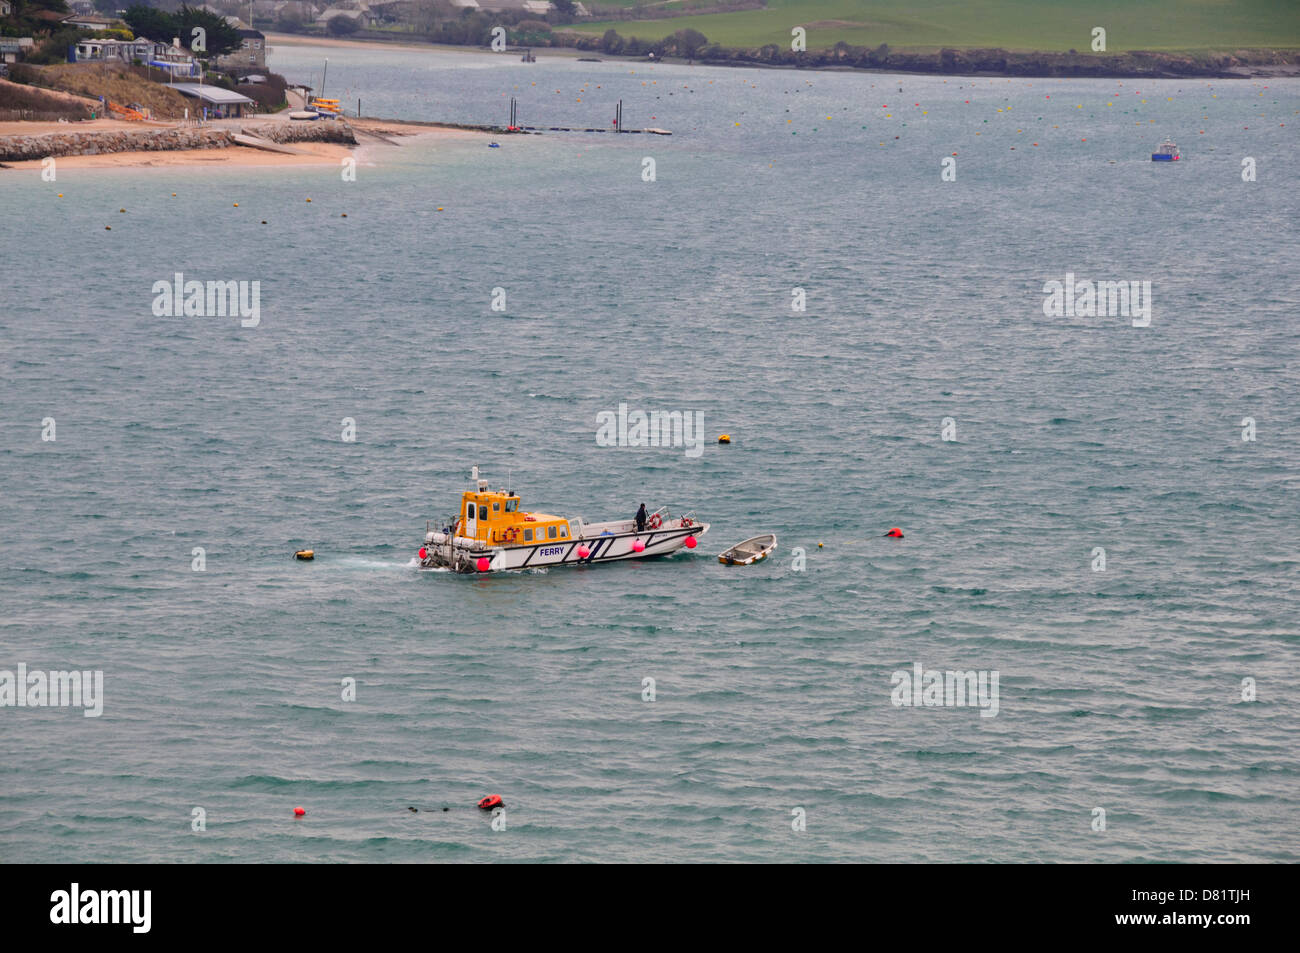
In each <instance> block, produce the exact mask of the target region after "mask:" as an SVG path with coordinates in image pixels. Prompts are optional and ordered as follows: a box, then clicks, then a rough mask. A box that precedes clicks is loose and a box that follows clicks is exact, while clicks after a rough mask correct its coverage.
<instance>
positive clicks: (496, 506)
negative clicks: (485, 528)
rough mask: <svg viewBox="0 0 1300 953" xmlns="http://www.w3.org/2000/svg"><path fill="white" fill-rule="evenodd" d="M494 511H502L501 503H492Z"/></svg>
mask: <svg viewBox="0 0 1300 953" xmlns="http://www.w3.org/2000/svg"><path fill="white" fill-rule="evenodd" d="M492 512H493V513H500V512H501V504H500V503H493V504H492Z"/></svg>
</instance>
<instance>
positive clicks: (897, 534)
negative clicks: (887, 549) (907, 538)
mask: <svg viewBox="0 0 1300 953" xmlns="http://www.w3.org/2000/svg"><path fill="white" fill-rule="evenodd" d="M885 535H886V536H888V537H889V538H890V539H902V538H903V531H902V530H901V529H899V528H898V527H897V526H895V527H894V528H893V529H891V530H890V531H889V532H888V533H886V534H885Z"/></svg>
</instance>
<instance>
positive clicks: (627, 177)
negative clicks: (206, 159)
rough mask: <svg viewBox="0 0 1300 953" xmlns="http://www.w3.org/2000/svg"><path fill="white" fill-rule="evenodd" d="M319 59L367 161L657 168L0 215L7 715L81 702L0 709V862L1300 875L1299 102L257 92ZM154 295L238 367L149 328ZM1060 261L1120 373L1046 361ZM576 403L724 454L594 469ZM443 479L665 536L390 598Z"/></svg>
mask: <svg viewBox="0 0 1300 953" xmlns="http://www.w3.org/2000/svg"><path fill="white" fill-rule="evenodd" d="M326 56H328V57H329V60H330V64H329V74H328V80H327V83H328V86H327V89H326V95H336V96H338V97H339V98H342V99H344V100H345V104H347V105H349V107H350V108H351V106H352V104H351V100H352V99H355V98H357V97H361V98H362V108H363V111H364V112H365V113H366V114H367V115H378V116H386V117H394V118H409V119H444V120H454V121H476V122H503V121H504V120H505V118H506V110H507V104H508V101H509V97H511V96H515V97H517V98H518V99H519V103H520V106H519V108H520V116H521V120H522V121H523V122H525V123H528V124H539V125H581V126H588V125H590V126H608V124H609V121H610V120H611V119H612V116H613V109H614V104H615V103H616V102H617V100H619V99H622V100H623V101H624V115H625V117H626V124H627V125H628V126H629V127H633V126H635V127H641V126H658V127H664V128H668V129H671V130H672V131H673V133H674V135H673V136H672V137H670V138H669V137H652V136H646V135H636V136H632V135H628V136H620V137H617V138H616V137H614V136H612V135H594V134H547V135H544V136H536V137H505V138H502V139H500V140H499V141H500V148H498V149H489V148H487V142H488V139H487V138H486V137H483V138H479V137H468V138H456V139H448V138H446V137H441V138H439V137H425V138H415V139H406V140H404V142H403V144H402V145H401V146H399V147H387V146H382V145H375V146H367V147H365V148H364V149H363V150H362V152H361V154H360V158H361V161H360V164H359V168H358V174H357V178H356V181H355V182H345V181H343V180H342V177H341V176H340V174H339V170H338V169H334V168H332V167H328V166H326V167H311V168H299V169H285V168H262V169H254V168H247V169H228V168H227V169H221V168H214V169H178V168H153V169H133V170H104V169H94V170H92V169H70V168H69V169H63V170H60V172H59V177H58V180H57V183H48V182H42V181H41V180H40V178H39V175H38V173H36V172H32V171H25V172H22V173H18V172H15V171H9V172H4V171H0V205H2V206H3V208H4V210H5V225H4V230H5V235H6V238H7V239H8V240H7V241H6V242H5V243H4V256H3V257H4V262H3V271H4V280H3V282H2V283H0V304H2V307H0V348H2V349H3V362H2V363H0V395H2V397H3V400H2V401H0V404H2V406H3V412H2V414H0V420H2V423H3V439H2V440H0V479H2V481H3V484H2V485H3V493H0V525H3V527H4V530H3V544H2V545H0V669H10V670H12V669H14V668H15V667H16V666H17V664H18V663H20V662H21V663H25V664H26V665H27V666H28V667H29V668H32V669H47V670H49V669H64V668H77V669H102V670H103V671H104V673H105V696H106V697H105V703H104V705H105V707H104V714H103V715H102V717H100V718H97V719H96V718H84V717H83V716H82V715H81V714H80V713H79V712H77V711H70V710H67V709H18V708H0V765H2V766H3V767H2V768H0V859H3V860H6V861H142V862H155V861H163V862H192V861H204V862H211V861H472V860H538V861H592V860H604V861H692V860H749V861H759V860H763V861H804V860H815V861H820V860H859V861H1108V862H1111V861H1211V860H1215V861H1224V860H1231V861H1244V860H1266V861H1292V862H1294V861H1296V860H1298V859H1300V837H1298V836H1297V833H1296V832H1297V830H1300V765H1298V764H1297V754H1296V752H1297V742H1298V740H1300V731H1298V728H1297V718H1296V707H1295V705H1296V702H1295V691H1294V672H1295V670H1296V667H1297V662H1300V651H1298V647H1300V624H1298V623H1297V616H1298V614H1300V612H1298V610H1300V591H1298V588H1297V582H1298V580H1300V572H1298V570H1300V559H1297V542H1296V534H1297V527H1300V503H1298V502H1297V499H1298V494H1297V490H1300V476H1298V474H1297V464H1298V463H1300V453H1298V452H1297V437H1298V436H1300V433H1298V421H1297V415H1296V399H1297V394H1298V393H1300V361H1298V360H1297V343H1298V337H1297V330H1296V316H1297V310H1298V308H1300V279H1298V278H1297V272H1296V261H1297V236H1296V223H1297V221H1300V188H1297V172H1296V166H1295V160H1294V153H1295V146H1296V136H1295V133H1296V129H1297V128H1300V96H1298V95H1297V94H1298V93H1300V81H1297V80H1280V81H1279V80H1271V81H1263V80H1260V81H1246V80H1242V81H1233V82H1226V81H1214V82H1205V81H1191V80H1184V81H1172V80H1169V81H1151V82H1135V81H1124V82H1122V83H1121V82H1118V81H1114V80H1105V81H1103V80H1096V81H1079V80H1023V79H1017V80H1011V81H1008V80H1006V79H989V78H980V79H974V80H972V79H960V78H949V79H947V80H944V79H942V78H937V77H936V78H928V77H917V76H902V77H899V76H891V75H882V74H865V73H852V74H850V73H826V72H801V71H757V70H739V69H714V68H704V67H687V66H663V65H659V66H653V67H652V66H649V65H648V64H645V63H631V62H628V61H609V62H603V63H578V62H576V61H573V60H566V59H558V60H557V59H543V60H542V61H540V62H538V63H536V64H522V63H519V62H517V61H515V59H514V58H513V57H501V58H494V57H492V56H489V55H479V54H469V53H446V52H430V53H424V52H418V53H417V52H405V51H396V50H379V51H373V50H359V49H358V50H346V49H328V50H327V49H313V48H305V47H281V48H279V49H277V50H276V52H275V53H274V54H273V56H272V66H273V68H275V69H277V70H278V71H281V72H283V73H285V74H286V75H288V76H289V78H290V79H291V80H294V81H304V82H312V81H313V80H315V81H317V82H318V81H319V75H320V70H321V67H322V65H323V59H324V57H326ZM336 84H337V85H336ZM533 84H536V85H533ZM900 88H901V92H900ZM556 90H559V92H556ZM579 100H580V101H579ZM1080 107H1082V108H1080ZM1202 131H1203V132H1202ZM1165 136H1173V137H1175V138H1176V139H1177V141H1178V143H1179V145H1180V146H1181V148H1182V151H1183V156H1184V158H1183V160H1182V161H1181V162H1179V163H1178V164H1175V165H1156V164H1153V163H1152V162H1150V161H1149V155H1150V153H1151V151H1152V149H1153V148H1154V147H1155V146H1156V145H1157V144H1158V143H1159V142H1160V140H1161V139H1162V138H1164V137H1165ZM954 153H955V154H956V162H957V164H956V170H957V177H956V181H952V182H944V181H941V178H940V172H941V165H940V163H941V160H942V159H943V158H944V157H951V156H952V155H953V154H954ZM647 157H649V158H652V159H654V160H655V169H656V177H655V180H654V181H652V182H647V181H644V180H643V178H642V170H643V168H644V163H643V160H644V159H645V158H647ZM1246 157H1251V158H1254V159H1255V160H1256V167H1257V174H1258V178H1257V181H1255V182H1249V183H1248V182H1243V181H1242V177H1241V169H1242V160H1243V159H1244V158H1246ZM58 192H62V193H63V196H64V197H63V198H61V199H60V198H57V197H56V194H57V193H58ZM173 192H175V193H177V194H176V196H175V197H173V196H172V194H171V193H173ZM307 198H311V200H312V201H311V202H310V203H308V202H307V201H306V199H307ZM236 202H237V203H238V207H237V208H236V207H235V206H234V203H236ZM439 207H441V208H442V209H443V211H439V210H438V209H439ZM119 208H125V209H126V210H127V211H126V213H125V214H122V213H119V211H118V209H119ZM344 213H346V215H347V218H343V217H342V215H343V214H344ZM263 219H265V220H266V221H267V224H266V225H261V224H260V222H261V221H262V220H263ZM105 225H111V226H112V230H111V231H106V230H105V228H104V226H105ZM176 272H182V273H183V274H184V275H185V276H186V277H187V278H199V279H201V280H209V279H221V280H227V279H230V280H248V281H253V280H256V281H259V282H260V283H261V284H260V287H261V324H260V326H258V327H256V328H241V327H240V326H239V322H238V321H237V320H234V319H229V318H216V317H212V318H194V317H191V318H184V317H181V318H167V317H161V318H160V317H155V316H154V314H153V313H152V310H151V304H152V302H153V298H154V295H153V293H152V291H151V288H152V285H153V283H154V282H155V281H159V280H164V281H170V280H171V279H172V276H173V275H174V273H176ZM1067 272H1068V273H1073V274H1075V275H1076V276H1077V277H1078V278H1079V279H1084V278H1088V279H1092V280H1139V281H1142V280H1149V281H1150V282H1151V284H1152V297H1153V301H1154V306H1153V310H1152V319H1151V323H1150V326H1149V327H1144V328H1135V327H1133V326H1132V324H1131V322H1130V321H1129V320H1128V319H1126V318H1123V317H1070V318H1067V317H1059V318H1058V317H1050V318H1049V317H1046V316H1045V315H1044V313H1043V298H1044V295H1043V285H1044V282H1046V281H1049V280H1053V279H1056V280H1064V278H1065V275H1066V273H1067ZM495 288H502V289H504V290H505V293H506V301H507V307H506V310H505V312H504V313H499V312H493V311H492V310H491V300H492V295H493V289H495ZM795 288H802V289H804V292H805V294H806V299H807V310H806V311H805V312H802V313H800V312H795V311H793V310H792V308H791V301H792V292H793V289H795ZM620 402H625V403H627V404H628V405H629V407H630V408H632V409H642V410H647V411H649V410H664V411H683V412H700V413H702V414H703V419H704V421H705V432H706V434H707V435H708V437H709V438H710V440H711V441H712V440H715V439H716V436H717V435H718V434H720V433H729V434H731V435H732V438H733V442H732V443H731V444H730V445H729V446H719V445H718V444H716V443H713V442H710V443H708V444H707V445H706V446H705V447H704V451H703V454H702V455H701V456H699V457H691V456H689V455H687V454H686V453H685V452H684V449H683V448H680V447H678V448H610V447H601V446H598V445H597V443H596V440H595V432H596V415H597V414H598V413H600V412H602V411H612V410H616V409H617V407H618V405H619V403H620ZM45 418H54V420H55V421H56V425H57V439H56V440H54V441H52V442H50V441H43V440H42V439H41V433H42V421H43V420H44V419H45ZM344 418H352V419H353V420H354V421H355V426H356V439H355V442H345V441H343V440H342V439H341V435H342V426H343V425H342V422H343V419H344ZM944 418H952V423H953V425H954V426H955V429H956V439H955V440H952V441H945V440H943V439H941V428H942V425H943V420H944ZM1244 418H1252V419H1253V421H1254V422H1255V427H1256V439H1255V440H1253V441H1243V439H1242V432H1243V427H1245V426H1246V425H1245V423H1244V422H1243V421H1244ZM473 464H478V465H480V466H481V467H483V468H484V471H485V475H486V476H487V477H488V478H489V479H490V480H491V481H492V484H493V485H494V486H496V485H500V484H503V483H506V482H509V483H510V484H511V485H512V486H513V487H514V488H515V489H516V490H517V491H519V492H520V493H521V494H523V496H524V500H525V506H526V507H527V506H532V507H534V508H537V509H541V510H545V511H548V512H555V513H560V514H564V515H568V516H576V515H581V516H584V517H586V518H587V519H610V518H615V517H621V518H626V517H630V516H631V514H632V513H633V511H634V510H635V509H636V506H637V505H638V504H639V503H640V502H642V501H643V500H644V501H646V502H648V503H649V504H650V505H651V508H653V507H654V506H656V505H659V504H664V505H668V506H670V507H671V508H672V510H673V512H681V511H683V510H686V509H695V510H697V511H698V513H699V515H700V516H701V518H703V519H705V520H707V521H709V522H710V523H711V524H712V530H711V531H710V533H709V534H708V535H707V536H706V537H705V538H704V545H703V546H701V547H700V549H698V550H696V551H695V553H693V554H687V553H685V552H683V553H681V554H679V555H677V556H674V557H672V558H669V559H663V560H654V561H645V562H631V563H622V564H615V565H607V566H601V567H593V568H582V569H565V570H554V571H549V572H548V571H540V572H525V573H511V574H502V575H495V576H493V577H491V578H485V577H460V576H454V575H449V574H445V573H421V572H417V571H415V570H414V569H413V566H412V557H413V555H414V552H415V550H416V548H418V546H419V544H420V539H421V537H422V536H423V533H424V531H425V525H426V520H435V521H436V520H441V519H442V518H444V517H445V516H446V515H447V514H448V513H450V512H451V511H452V510H453V509H454V508H455V506H456V504H457V501H458V499H459V494H460V492H461V491H462V490H463V489H464V488H465V487H467V486H468V483H469V468H470V466H471V465H473ZM891 526H900V527H902V528H903V530H904V532H905V534H906V537H905V539H903V540H891V539H883V538H881V536H880V534H881V533H883V532H884V531H885V530H886V529H888V528H889V527H891ZM760 532H774V533H776V534H777V536H778V537H779V541H780V542H779V548H778V550H777V552H776V553H775V555H774V557H773V558H771V559H769V560H768V561H767V562H766V563H763V564H760V565H758V566H755V567H749V568H730V567H723V566H721V565H719V564H718V563H717V562H716V560H715V559H714V558H713V554H715V553H717V552H718V551H720V550H722V549H723V548H725V547H726V546H728V545H730V544H732V543H734V542H737V541H739V540H741V539H743V538H745V537H748V536H751V535H754V534H757V533H760ZM819 544H822V545H820V546H819ZM304 546H309V547H313V548H314V549H315V550H316V552H317V554H318V555H317V558H316V560H315V562H314V563H310V564H303V563H297V562H294V561H293V560H292V559H291V558H290V554H291V553H292V552H293V551H294V550H295V549H298V548H300V547H304ZM196 547H201V548H202V549H203V550H204V553H205V559H206V569H205V571H203V572H195V571H192V568H191V565H192V559H193V556H192V553H193V551H194V549H195V548H196ZM796 547H798V548H802V549H803V550H804V551H805V553H806V566H805V568H803V570H802V571H798V570H796V568H795V553H794V550H795V548H796ZM1097 547H1101V548H1104V550H1105V554H1106V568H1105V570H1104V571H1094V570H1093V569H1092V566H1093V565H1094V560H1095V557H1094V550H1095V549H1096V548H1097ZM917 662H919V663H921V664H922V665H924V666H925V667H926V668H927V669H929V668H934V669H960V670H990V671H993V670H995V671H997V672H998V673H999V675H1000V700H999V710H998V713H997V715H996V717H988V718H983V717H979V714H978V712H977V711H976V710H975V709H972V708H907V707H896V706H895V705H893V704H892V703H891V688H892V685H891V675H892V673H894V672H895V671H897V670H910V669H911V667H912V665H913V664H914V663H917ZM344 678H355V679H356V682H357V698H356V700H355V701H354V702H346V701H343V700H342V698H341V688H340V684H341V681H342V680H343V679H344ZM646 678H653V679H654V680H655V693H656V694H655V700H654V701H645V700H643V697H642V691H643V680H644V679H646ZM1247 678H1250V679H1254V680H1255V685H1256V688H1257V693H1258V694H1257V700H1255V701H1252V702H1246V701H1243V700H1242V684H1243V679H1247ZM488 793H499V794H501V795H502V796H503V798H504V799H505V802H506V806H507V815H506V816H507V828H506V830H503V831H498V830H493V829H492V828H491V826H490V819H489V818H488V817H487V816H486V815H484V814H482V813H480V812H479V811H477V810H476V809H475V808H474V803H475V802H476V801H477V800H478V798H480V797H482V796H483V795H484V794H488ZM296 805H303V806H304V807H306V808H307V811H308V813H307V815H306V816H305V817H304V818H302V819H301V820H295V819H294V818H293V817H292V813H291V812H292V808H293V807H294V806H296ZM412 806H413V807H417V808H419V813H412V812H410V811H409V810H408V807H412ZM195 807H202V808H203V809H204V810H205V812H206V818H207V830H206V831H204V832H201V833H196V832H194V831H192V830H191V817H192V811H193V809H194V808H195ZM443 807H447V808H449V810H447V811H443V810H441V809H442V808H443ZM795 808H803V809H804V811H805V812H806V817H807V830H806V831H805V832H802V833H796V832H794V831H792V829H791V821H792V817H793V815H792V811H793V810H794V809H795ZM1096 808H1102V809H1104V810H1105V812H1106V821H1107V829H1106V830H1105V831H1104V832H1099V831H1094V830H1093V829H1092V828H1093V821H1094V809H1096Z"/></svg>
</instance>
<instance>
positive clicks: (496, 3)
mask: <svg viewBox="0 0 1300 953" xmlns="http://www.w3.org/2000/svg"><path fill="white" fill-rule="evenodd" d="M475 5H476V6H477V7H478V8H479V9H480V10H487V11H489V12H490V13H502V12H504V11H507V10H510V11H515V12H520V11H522V12H524V13H531V14H533V15H534V16H545V15H546V14H548V13H550V12H551V11H552V10H554V9H555V4H553V3H551V2H550V0H477V2H476V4H475Z"/></svg>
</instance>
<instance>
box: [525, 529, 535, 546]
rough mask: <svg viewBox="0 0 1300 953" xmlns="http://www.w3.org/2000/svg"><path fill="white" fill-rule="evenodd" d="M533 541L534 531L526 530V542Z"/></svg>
mask: <svg viewBox="0 0 1300 953" xmlns="http://www.w3.org/2000/svg"><path fill="white" fill-rule="evenodd" d="M532 541H533V531H532V530H531V529H526V530H524V542H526V543H531V542H532Z"/></svg>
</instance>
